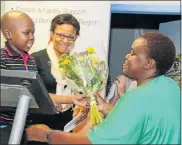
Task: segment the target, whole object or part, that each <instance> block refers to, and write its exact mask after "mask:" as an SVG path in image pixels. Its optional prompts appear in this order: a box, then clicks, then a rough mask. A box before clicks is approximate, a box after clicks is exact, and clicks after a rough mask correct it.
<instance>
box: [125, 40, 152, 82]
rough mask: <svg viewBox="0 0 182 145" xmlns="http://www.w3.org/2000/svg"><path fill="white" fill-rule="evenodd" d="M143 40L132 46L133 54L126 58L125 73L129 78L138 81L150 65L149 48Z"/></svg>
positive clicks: (135, 42) (136, 41)
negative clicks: (148, 64)
mask: <svg viewBox="0 0 182 145" xmlns="http://www.w3.org/2000/svg"><path fill="white" fill-rule="evenodd" d="M146 46H147V45H146V42H145V40H144V39H143V38H138V39H136V40H135V41H134V43H133V44H132V46H131V52H130V53H129V54H127V55H126V56H125V63H124V64H123V73H124V74H125V75H127V76H128V77H130V78H132V79H135V80H138V79H140V78H141V77H142V75H143V73H144V72H145V71H146V65H147V63H148V60H149V57H148V48H147V47H146Z"/></svg>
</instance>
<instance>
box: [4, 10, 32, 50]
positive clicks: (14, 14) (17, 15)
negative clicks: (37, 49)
mask: <svg viewBox="0 0 182 145" xmlns="http://www.w3.org/2000/svg"><path fill="white" fill-rule="evenodd" d="M1 31H2V33H3V35H4V37H5V38H6V40H7V41H8V44H9V46H11V47H12V48H13V49H14V50H15V51H17V52H18V53H21V52H28V51H29V49H30V48H31V46H32V45H33V43H34V31H35V28H34V23H33V21H32V19H31V18H30V17H29V16H28V15H27V14H25V13H23V12H20V11H9V12H7V13H5V14H4V15H3V16H2V18H1Z"/></svg>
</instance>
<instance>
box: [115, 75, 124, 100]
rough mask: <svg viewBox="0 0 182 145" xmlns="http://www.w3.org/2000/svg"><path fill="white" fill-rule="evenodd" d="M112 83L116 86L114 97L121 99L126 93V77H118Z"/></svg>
mask: <svg viewBox="0 0 182 145" xmlns="http://www.w3.org/2000/svg"><path fill="white" fill-rule="evenodd" d="M114 83H115V84H116V89H115V95H117V96H119V97H121V96H122V95H123V94H124V93H125V92H126V77H125V76H124V75H120V76H118V77H117V79H116V81H115V82H114Z"/></svg>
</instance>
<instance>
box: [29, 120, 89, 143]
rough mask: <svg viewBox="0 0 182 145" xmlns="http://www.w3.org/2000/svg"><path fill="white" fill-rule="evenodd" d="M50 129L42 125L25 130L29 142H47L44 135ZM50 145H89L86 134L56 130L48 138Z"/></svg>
mask: <svg viewBox="0 0 182 145" xmlns="http://www.w3.org/2000/svg"><path fill="white" fill-rule="evenodd" d="M50 130H51V129H50V128H49V127H48V126H46V125H43V124H37V125H32V126H30V127H28V128H27V129H26V133H27V139H28V140H29V141H40V142H47V139H46V135H47V133H48V132H49V131H50ZM48 139H49V142H50V143H51V144H91V142H90V141H89V139H88V136H87V135H86V134H80V133H66V132H62V131H58V130H53V132H52V133H51V134H50V135H49V137H48Z"/></svg>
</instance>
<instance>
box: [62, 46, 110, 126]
mask: <svg viewBox="0 0 182 145" xmlns="http://www.w3.org/2000/svg"><path fill="white" fill-rule="evenodd" d="M95 53H96V52H95V49H94V48H91V47H89V48H87V49H86V51H84V52H80V53H76V52H74V53H72V54H63V55H62V56H61V58H60V61H59V67H60V72H61V74H62V75H63V76H64V78H65V80H66V81H67V82H68V84H69V85H70V86H71V88H72V90H74V91H75V92H78V91H81V92H83V93H85V94H87V96H88V103H89V105H90V111H91V112H90V113H91V123H92V124H93V125H97V124H99V123H100V122H101V121H102V116H101V114H100V113H99V111H98V109H97V106H96V99H95V96H94V95H93V93H94V92H97V91H99V90H100V89H102V87H104V86H105V85H106V81H107V72H108V70H107V65H106V62H105V61H103V60H99V58H98V57H96V56H95V55H94V54H95Z"/></svg>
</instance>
